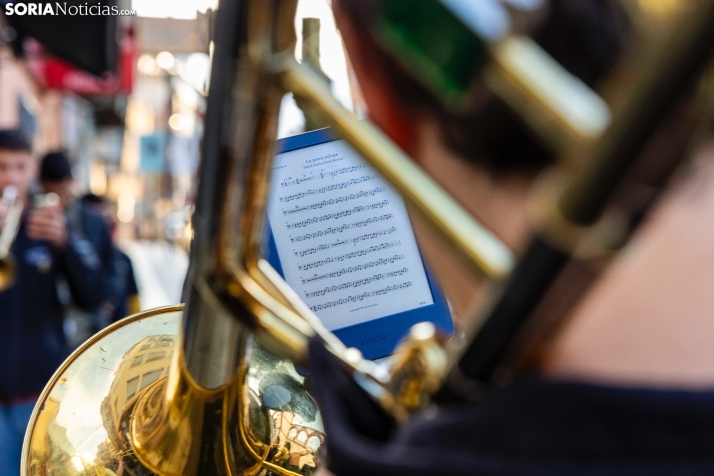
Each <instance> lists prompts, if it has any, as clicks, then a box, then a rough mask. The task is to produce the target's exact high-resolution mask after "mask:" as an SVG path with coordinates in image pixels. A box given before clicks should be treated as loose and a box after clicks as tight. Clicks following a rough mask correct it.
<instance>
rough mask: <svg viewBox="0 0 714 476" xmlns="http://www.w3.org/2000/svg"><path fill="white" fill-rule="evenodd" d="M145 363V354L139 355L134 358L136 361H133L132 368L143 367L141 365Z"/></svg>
mask: <svg viewBox="0 0 714 476" xmlns="http://www.w3.org/2000/svg"><path fill="white" fill-rule="evenodd" d="M143 361H144V354H142V355H137V356H136V357H134V360H132V361H131V367H136V366H137V365H141V363H142V362H143ZM131 367H130V368H131Z"/></svg>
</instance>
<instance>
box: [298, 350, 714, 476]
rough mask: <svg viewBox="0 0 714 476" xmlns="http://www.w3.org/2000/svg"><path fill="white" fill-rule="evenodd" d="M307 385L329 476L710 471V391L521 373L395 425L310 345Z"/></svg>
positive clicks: (652, 475)
mask: <svg viewBox="0 0 714 476" xmlns="http://www.w3.org/2000/svg"><path fill="white" fill-rule="evenodd" d="M310 369H311V380H312V382H311V383H312V387H313V388H314V389H315V394H316V396H317V400H318V403H319V406H320V411H321V412H322V418H323V421H324V422H325V431H326V434H327V441H326V443H327V448H326V449H327V451H326V456H327V466H328V468H330V469H331V470H332V471H333V472H334V473H335V474H336V475H337V476H362V475H370V476H407V475H408V476H442V475H448V476H522V475H528V476H615V475H617V476H632V475H636V476H638V475H641V476H645V475H646V476H663V475H689V476H695V475H696V476H699V475H701V476H708V475H712V474H714V391H711V390H710V391H674V390H671V391H670V390H655V389H645V388H626V387H622V388H618V387H606V386H601V385H590V384H584V383H577V382H568V381H557V380H548V379H544V378H538V377H537V376H533V375H530V376H522V377H518V378H516V379H514V381H513V382H512V383H511V384H510V385H509V386H507V387H504V388H498V389H496V388H494V389H490V390H487V391H486V392H485V394H484V396H483V399H482V400H481V401H479V402H478V403H475V402H474V403H468V404H459V405H450V406H442V407H440V408H436V407H434V408H428V409H426V410H425V411H424V412H422V413H421V414H420V415H416V416H414V417H413V418H411V419H410V420H409V422H407V423H405V424H401V425H398V424H396V423H395V422H394V421H393V420H392V419H391V418H389V417H388V416H387V415H386V414H385V412H384V411H383V410H381V409H380V408H379V407H378V406H377V405H376V404H375V403H374V402H373V401H372V399H371V398H370V397H369V396H367V394H366V393H365V392H364V391H363V390H362V389H361V388H360V387H358V386H357V385H356V383H355V381H354V379H353V378H352V377H351V376H350V375H348V374H347V371H346V370H345V369H344V366H342V365H341V364H340V363H338V362H337V361H336V359H335V358H334V357H333V356H332V354H330V352H328V351H326V350H325V348H324V344H321V343H319V342H318V340H317V339H314V340H313V342H312V343H311V346H310Z"/></svg>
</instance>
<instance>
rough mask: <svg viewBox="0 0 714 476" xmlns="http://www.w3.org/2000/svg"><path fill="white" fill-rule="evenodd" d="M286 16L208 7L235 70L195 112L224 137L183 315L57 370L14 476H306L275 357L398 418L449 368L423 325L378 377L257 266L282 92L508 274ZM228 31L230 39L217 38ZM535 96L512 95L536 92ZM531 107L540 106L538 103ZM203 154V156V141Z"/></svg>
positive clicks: (200, 210)
mask: <svg viewBox="0 0 714 476" xmlns="http://www.w3.org/2000/svg"><path fill="white" fill-rule="evenodd" d="M232 6H235V7H236V9H234V10H231V8H230V7H232ZM296 7H297V1H296V0H285V1H277V0H261V1H260V2H257V1H249V2H241V3H229V0H227V1H226V2H222V6H221V8H222V9H223V10H222V11H228V12H231V15H233V16H230V17H229V16H223V17H220V18H219V19H218V21H219V23H220V25H223V27H222V28H224V29H223V30H221V32H223V33H225V35H224V36H223V37H222V38H227V39H228V40H227V42H226V44H225V45H224V44H220V42H218V43H217V46H216V50H215V51H216V54H218V52H219V50H220V48H219V47H224V46H225V47H226V48H228V46H227V45H229V44H232V43H231V42H232V41H235V42H237V43H238V46H237V47H236V48H235V51H237V53H236V52H235V51H234V50H233V49H231V54H232V55H234V56H232V57H231V58H229V59H225V57H224V61H225V63H223V64H221V65H222V66H225V64H229V65H230V66H229V68H231V69H232V71H231V74H233V73H234V76H231V78H232V79H231V82H230V84H229V86H230V88H227V89H225V90H224V91H228V90H229V91H230V93H227V92H226V93H225V97H220V99H221V100H222V101H224V102H227V103H229V104H230V111H228V112H227V111H226V110H223V109H221V108H220V107H218V108H216V105H215V102H213V101H209V106H210V104H213V105H212V106H210V107H211V108H216V111H218V112H215V111H211V112H212V114H213V116H211V115H210V114H207V115H208V116H210V118H211V119H213V118H215V117H220V121H219V122H220V130H221V131H224V132H225V131H230V133H229V134H225V135H222V134H217V135H214V136H213V137H214V139H215V141H216V143H218V142H220V147H221V148H222V151H225V153H223V152H221V153H212V154H207V155H208V160H207V159H206V157H204V160H207V161H206V162H205V163H204V164H202V168H201V170H202V176H201V181H200V184H199V196H198V198H197V206H196V212H195V214H194V216H193V223H194V231H195V240H194V242H193V244H192V249H191V265H190V268H189V275H188V278H187V285H186V288H185V292H184V299H185V301H186V307H185V309H184V308H183V307H180V306H174V307H168V308H162V309H158V310H155V311H147V312H144V313H139V314H136V315H134V316H131V317H129V318H126V319H124V320H122V321H120V322H118V323H116V324H114V325H112V326H110V327H109V328H107V329H106V330H104V331H102V332H100V333H99V334H97V335H96V336H94V337H92V338H91V339H90V340H89V341H88V342H87V343H85V344H84V345H83V346H82V347H81V348H80V349H78V350H77V351H76V352H75V353H74V354H72V356H70V358H68V359H67V361H66V362H65V363H64V364H63V365H62V367H61V368H60V369H59V370H58V371H57V373H56V374H55V375H54V376H53V378H52V380H51V381H50V382H49V384H48V386H47V387H46V389H45V391H44V392H43V394H42V396H41V397H40V400H39V402H38V405H37V407H36V409H35V413H34V414H33V417H32V419H31V422H30V425H29V427H28V432H27V436H26V440H25V445H24V449H23V461H22V465H23V469H22V474H30V475H41V474H42V475H55V474H56V475H85V474H86V475H89V474H92V475H97V474H116V475H132V476H133V475H149V474H160V475H166V476H167V475H171V476H174V475H175V476H178V475H187V476H194V475H209V476H210V475H221V476H223V475H260V476H269V475H282V476H288V475H310V474H312V473H314V472H315V471H316V469H317V468H318V466H319V458H318V453H317V451H318V449H319V448H320V446H321V445H322V443H323V442H324V434H323V428H322V422H321V417H320V414H319V412H318V409H317V406H316V404H315V402H314V401H313V400H312V398H311V397H310V395H309V394H308V393H307V392H306V391H305V389H304V379H303V378H302V377H301V376H300V375H299V374H297V372H296V371H295V369H294V367H293V365H292V363H290V361H289V360H284V359H291V360H295V361H304V360H305V358H306V355H307V343H308V339H310V338H311V337H313V336H318V337H319V338H320V339H321V340H322V341H323V342H324V343H325V345H326V346H327V347H328V348H329V349H330V350H331V351H332V352H333V353H334V354H335V355H336V356H337V357H338V358H339V359H341V360H342V362H343V363H344V364H345V366H346V367H347V368H348V369H349V370H350V371H351V372H352V373H353V374H354V375H355V378H356V380H357V381H358V382H360V383H361V384H362V386H363V388H364V389H365V390H366V391H367V392H368V393H370V394H371V395H372V396H373V397H374V398H375V400H377V401H378V402H380V404H381V405H382V406H383V407H384V408H385V409H386V410H387V411H389V412H390V413H391V414H392V415H394V416H395V417H396V418H398V419H404V418H406V416H407V415H408V412H409V411H411V410H413V409H415V408H417V407H418V406H420V405H421V404H422V403H423V402H424V396H425V395H426V394H428V393H430V392H432V391H434V390H435V389H436V388H437V387H438V385H439V383H440V382H441V379H442V376H443V375H444V373H445V371H446V367H447V360H448V359H447V357H446V354H445V352H444V350H443V348H442V342H441V341H440V340H439V338H438V337H437V336H436V335H435V333H434V330H433V328H428V326H420V327H416V328H415V329H414V331H413V332H412V333H411V334H410V336H409V338H408V339H406V340H405V343H404V344H403V345H402V347H401V349H400V350H399V351H398V352H397V356H396V358H395V363H394V366H393V371H394V375H393V377H392V378H391V379H390V377H389V375H387V374H385V372H384V371H381V370H380V368H379V367H377V366H376V365H375V364H374V363H372V362H369V361H365V360H364V359H363V358H362V357H361V355H360V354H359V352H358V351H356V350H355V349H346V348H345V346H344V345H343V344H342V343H341V342H340V341H339V340H338V339H337V338H336V337H335V336H334V335H332V334H331V333H330V332H329V331H327V330H326V329H325V328H324V326H322V324H321V323H320V321H319V319H318V318H317V317H316V316H315V315H314V314H313V313H312V312H311V311H310V310H309V309H308V308H307V306H305V304H304V303H302V302H301V300H300V299H299V297H298V296H297V295H296V294H295V293H294V292H293V291H292V290H291V289H290V288H289V286H288V285H287V284H286V283H285V282H284V281H283V280H282V279H281V278H280V276H279V275H278V274H277V273H276V272H275V270H273V269H272V268H271V267H270V266H269V265H268V263H267V262H265V261H264V260H262V259H261V253H260V247H261V244H262V239H263V236H264V235H263V226H264V223H263V222H264V219H265V205H266V201H267V195H268V185H269V183H270V181H269V179H270V171H271V164H272V157H273V153H274V145H275V137H276V135H277V115H278V112H279V108H280V103H281V100H282V97H283V95H284V94H285V93H286V92H292V93H293V94H294V95H296V96H297V97H298V98H301V99H302V100H304V101H306V102H308V103H310V104H312V106H313V107H314V108H315V110H316V111H317V113H318V114H320V115H322V116H323V117H324V118H326V119H328V120H329V121H330V123H332V124H334V128H335V130H336V132H337V133H338V134H339V135H341V136H342V137H343V138H344V139H345V140H346V141H347V142H348V143H349V144H350V145H351V146H352V147H353V148H355V149H356V150H357V152H358V153H360V154H361V155H363V156H364V157H365V158H366V159H367V161H368V162H369V163H370V164H371V165H372V166H373V167H374V168H375V169H376V170H377V171H378V172H380V173H381V174H382V175H383V176H384V177H385V178H386V179H387V180H388V181H389V182H391V183H392V185H393V186H394V187H395V188H396V189H397V191H399V192H400V193H401V194H402V195H403V196H404V198H405V201H406V203H407V205H408V206H409V209H410V211H414V212H417V213H419V214H420V215H421V216H422V217H423V218H424V219H425V221H426V222H427V223H428V224H429V225H430V226H431V227H432V228H433V229H434V230H435V231H436V232H437V233H438V234H439V235H440V237H441V238H442V239H443V240H444V242H445V243H446V244H447V245H449V246H450V248H451V249H452V250H453V251H454V252H455V253H456V254H457V255H459V256H460V257H461V258H463V260H464V262H465V263H467V264H469V265H470V267H471V269H472V270H473V271H474V272H475V273H476V274H478V275H480V276H485V277H486V278H489V279H495V280H499V279H502V278H504V277H506V276H507V275H508V274H509V273H510V271H511V269H512V268H513V263H514V258H513V256H512V253H511V251H510V250H509V249H508V248H507V247H506V246H505V245H504V244H503V243H502V242H501V241H500V240H499V239H498V238H497V237H496V236H495V235H494V234H492V233H491V232H490V231H489V230H488V229H486V228H484V227H483V226H481V225H480V224H479V223H478V222H476V221H475V220H474V219H473V217H472V216H471V215H470V214H468V213H467V212H466V211H465V210H464V209H463V208H462V207H461V206H460V205H458V204H457V202H456V201H455V200H453V199H452V198H451V197H450V196H449V195H448V194H447V193H446V192H445V191H444V190H442V189H441V187H439V186H438V185H437V184H436V183H435V182H434V181H433V180H432V179H431V178H430V177H428V176H427V175H426V174H425V173H424V172H423V171H422V170H421V169H419V167H418V166H417V165H416V164H415V163H414V162H413V161H412V160H411V159H410V158H409V157H408V156H407V155H406V154H405V153H404V152H402V151H401V150H400V149H399V148H398V147H397V146H396V145H395V144H393V143H392V142H391V141H390V140H389V139H388V138H387V137H386V136H385V135H384V134H383V133H381V132H380V131H379V130H378V129H377V128H376V127H374V126H373V125H371V124H370V123H369V122H368V121H358V120H357V118H356V116H355V115H354V114H352V113H351V112H348V111H347V110H345V109H344V108H343V107H342V106H341V105H340V104H339V103H338V102H337V101H336V100H335V99H334V98H333V97H332V95H331V94H330V92H329V90H328V89H327V88H326V87H325V85H324V83H323V82H322V80H321V79H320V78H319V77H318V76H317V75H316V74H315V73H314V72H312V71H310V69H309V68H308V67H307V66H302V65H299V64H297V62H296V61H295V59H294V57H293V55H292V51H293V50H294V44H295V33H294V30H293V25H294V16H295V10H296ZM219 13H221V12H219ZM226 18H229V19H231V18H235V19H236V20H233V21H235V22H236V23H238V24H239V25H233V26H235V29H234V30H231V29H230V28H227V29H225V26H226V25H228V26H231V25H230V24H229V23H226V20H225V19H226ZM235 31H237V32H239V33H240V34H238V35H235V36H231V35H230V34H228V33H230V32H235ZM236 38H237V39H236ZM231 48H232V46H231ZM220 52H221V54H225V53H224V50H220ZM236 55H237V56H236ZM214 66H215V64H214ZM506 69H508V68H506ZM512 69H513V68H512ZM214 71H215V70H214ZM223 72H224V74H226V71H223ZM216 77H219V76H218V75H215V74H213V78H216ZM514 77H515V78H516V80H515V82H516V83H518V81H519V80H520V79H522V78H520V76H518V75H514ZM217 83H218V85H219V86H224V85H222V84H221V83H220V81H218V82H217ZM226 83H228V82H227V81H226ZM521 83H523V84H525V83H524V82H523V81H521ZM521 83H518V84H521ZM534 84H536V83H528V84H526V86H527V87H526V88H525V89H528V88H530V89H531V90H533V89H537V88H536V87H535V86H534ZM538 84H540V83H538ZM521 85H522V84H521ZM214 91H215V89H213V86H212V94H215V93H214ZM532 92H533V91H530V90H528V91H526V93H527V94H531V93H532ZM533 97H534V98H535V103H539V104H541V103H544V104H546V106H545V107H548V106H547V104H548V100H547V99H548V98H550V96H548V95H547V94H541V95H540V96H539V95H538V94H536V93H533ZM543 98H546V99H543ZM209 99H210V98H209ZM551 99H552V98H551ZM539 101H540V102H539ZM595 102H597V101H595ZM566 109H567V108H566ZM568 112H569V111H568V110H563V109H561V110H558V111H555V112H554V113H553V117H555V118H556V119H557V120H560V123H561V125H562V126H563V128H565V129H567V130H569V131H571V132H572V134H571V135H577V136H582V135H588V134H591V135H596V134H597V133H598V127H599V126H598V124H594V123H590V124H585V123H582V122H581V123H579V125H578V121H577V117H575V116H577V114H575V115H573V114H571V115H568ZM571 112H572V111H571ZM574 117H575V119H574ZM596 122H597V121H596ZM601 122H602V121H601ZM593 124H594V125H593ZM578 127H579V129H578ZM213 128H215V130H218V129H219V127H217V126H216V124H213ZM568 128H569V129H568ZM573 131H575V132H573ZM208 132H214V129H211V128H207V133H208ZM566 135H567V134H566ZM207 143H208V144H209V145H208V146H207V147H206V149H205V150H208V151H210V150H211V149H210V146H212V145H215V144H213V143H211V142H210V141H207ZM206 197H208V198H206Z"/></svg>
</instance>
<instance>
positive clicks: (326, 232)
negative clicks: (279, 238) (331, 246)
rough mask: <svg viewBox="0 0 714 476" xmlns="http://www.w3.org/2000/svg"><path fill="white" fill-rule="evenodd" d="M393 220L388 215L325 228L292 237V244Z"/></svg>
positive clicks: (392, 216)
mask: <svg viewBox="0 0 714 476" xmlns="http://www.w3.org/2000/svg"><path fill="white" fill-rule="evenodd" d="M392 218H394V215H392V214H391V213H387V214H386V215H381V216H378V217H372V218H367V219H366V220H360V221H357V222H354V223H345V224H344V225H340V226H334V227H329V228H325V229H324V230H320V231H316V232H313V233H306V234H304V235H298V236H295V237H290V242H292V243H299V242H301V241H306V240H313V239H315V238H319V237H321V236H329V235H335V234H337V233H342V232H344V231H347V230H351V229H353V228H361V227H364V226H369V225H371V224H373V223H379V222H382V221H385V220H391V219H392Z"/></svg>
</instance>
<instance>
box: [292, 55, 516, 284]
mask: <svg viewBox="0 0 714 476" xmlns="http://www.w3.org/2000/svg"><path fill="white" fill-rule="evenodd" d="M286 63H287V65H286V66H285V67H284V69H283V71H282V73H281V78H282V84H283V87H284V88H285V89H286V90H287V91H290V92H292V93H293V94H294V95H296V96H298V97H299V98H301V99H303V100H306V101H309V102H310V103H311V104H312V105H313V106H314V107H315V110H316V111H317V112H318V113H319V114H321V115H322V116H323V117H324V118H326V119H328V120H329V121H330V122H332V123H333V124H334V128H335V130H336V131H337V133H338V134H339V135H340V136H342V137H343V138H344V139H345V140H347V142H349V144H350V145H351V146H352V147H354V148H355V149H356V150H357V151H358V152H359V153H360V154H361V155H362V156H363V157H364V158H365V159H366V160H367V161H368V162H369V163H370V164H371V165H372V166H373V167H374V168H375V169H377V171H378V172H379V173H381V174H382V175H383V176H384V177H385V178H386V179H387V180H388V181H389V182H390V184H391V185H393V186H394V187H395V188H396V189H397V191H399V192H400V193H401V194H402V196H403V197H404V198H405V200H406V202H407V204H408V205H410V206H411V209H412V210H416V211H417V212H418V213H419V214H420V215H421V216H422V217H423V218H424V219H425V220H426V222H427V224H428V225H429V226H430V227H431V228H432V230H434V231H436V232H437V233H438V235H439V236H440V237H441V238H442V239H443V240H444V241H445V242H446V243H447V244H448V245H450V246H451V249H452V250H453V251H454V252H455V253H457V254H458V255H460V256H461V257H462V258H463V259H464V260H465V262H466V263H468V264H469V265H470V268H471V269H472V270H473V271H474V272H475V273H476V274H477V275H481V276H485V277H487V278H489V279H494V280H500V279H502V278H504V277H506V276H507V275H508V274H509V273H510V272H511V269H512V268H513V263H514V258H513V255H512V253H511V250H509V249H508V247H507V246H506V245H504V244H503V243H502V242H501V241H500V240H499V239H498V238H497V237H496V236H495V235H494V234H493V233H491V232H490V231H489V230H488V229H487V228H485V227H483V226H482V225H481V224H479V223H478V222H476V221H475V220H474V218H473V217H472V216H471V215H470V214H469V213H468V212H466V211H465V210H464V209H463V207H461V205H459V204H458V203H457V202H456V201H455V200H454V199H453V198H451V197H450V196H449V195H448V194H447V193H446V192H445V191H444V190H443V189H442V188H441V187H440V186H439V185H437V184H436V183H435V182H434V181H433V180H432V179H431V178H429V177H428V176H427V175H426V173H424V172H423V171H422V170H421V169H420V168H419V167H418V166H417V165H416V164H415V163H414V162H413V161H412V160H411V159H410V158H409V157H408V156H407V155H406V154H405V153H404V152H402V151H401V150H400V149H399V148H398V147H397V146H396V145H394V143H393V142H392V141H390V140H389V139H388V138H387V137H385V136H384V134H383V133H381V132H380V131H379V130H378V129H377V128H375V127H374V126H372V125H371V124H370V123H369V122H368V121H360V120H358V119H357V117H356V116H355V115H354V114H353V113H352V112H350V111H348V110H346V109H345V108H344V107H343V106H342V105H341V104H340V103H339V102H338V101H337V100H336V99H335V98H334V97H332V95H331V94H330V92H329V91H328V89H327V88H326V87H325V86H324V84H323V82H322V80H321V79H320V78H319V77H318V76H317V75H316V74H315V73H314V72H312V71H311V70H310V69H309V67H307V66H303V65H299V64H297V63H296V62H293V61H290V60H288V61H286Z"/></svg>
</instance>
